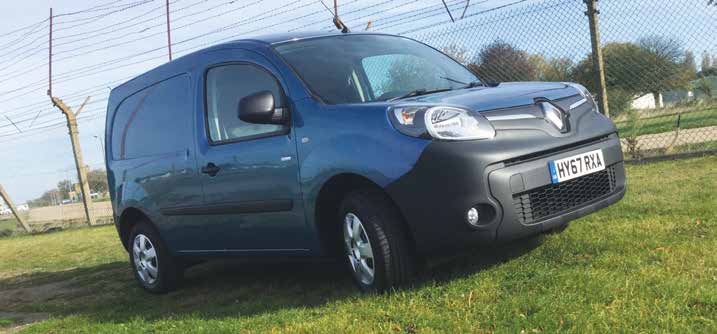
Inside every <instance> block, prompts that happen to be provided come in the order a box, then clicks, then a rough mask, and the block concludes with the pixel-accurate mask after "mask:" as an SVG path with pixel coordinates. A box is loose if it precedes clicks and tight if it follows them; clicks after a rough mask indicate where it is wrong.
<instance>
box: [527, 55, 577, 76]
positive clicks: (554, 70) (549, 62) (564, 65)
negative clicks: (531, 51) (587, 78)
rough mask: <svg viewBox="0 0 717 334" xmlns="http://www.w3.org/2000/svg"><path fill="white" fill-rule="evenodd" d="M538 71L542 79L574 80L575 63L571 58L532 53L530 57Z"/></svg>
mask: <svg viewBox="0 0 717 334" xmlns="http://www.w3.org/2000/svg"><path fill="white" fill-rule="evenodd" d="M528 59H529V60H530V62H531V63H533V65H534V66H535V69H536V71H537V79H538V80H540V81H553V82H563V81H571V80H572V72H573V68H574V67H575V63H573V61H572V60H571V59H569V58H550V59H546V58H545V57H544V56H543V55H539V54H537V55H530V56H529V57H528Z"/></svg>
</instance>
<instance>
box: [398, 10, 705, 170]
mask: <svg viewBox="0 0 717 334" xmlns="http://www.w3.org/2000/svg"><path fill="white" fill-rule="evenodd" d="M598 5H599V17H598V21H599V33H600V35H601V48H602V52H603V57H604V68H605V78H606V85H607V92H606V93H607V94H606V95H607V97H608V104H609V111H610V115H611V117H612V118H613V120H614V121H615V122H616V124H617V126H618V129H619V131H620V134H621V136H622V138H623V149H624V153H625V155H626V158H628V159H641V158H646V157H650V156H662V155H671V154H677V153H687V152H700V151H708V152H712V151H714V150H716V149H717V100H715V97H716V96H715V94H717V39H716V38H715V35H714V32H715V31H717V6H715V5H714V4H711V3H709V2H708V1H706V0H682V1H676V0H675V1H669V0H665V1H637V0H634V1H623V0H601V1H599V2H598ZM586 10H587V6H586V4H585V3H584V2H583V1H577V0H544V1H530V2H527V1H515V2H511V3H506V4H504V5H503V6H500V7H498V8H494V9H490V10H485V11H478V12H476V13H473V14H471V15H469V16H468V17H466V18H465V19H463V20H460V21H458V22H457V23H446V24H442V25H439V26H425V27H419V28H415V29H412V30H408V31H406V32H404V34H405V35H407V36H411V37H414V38H416V39H418V40H421V41H424V42H426V43H428V44H430V45H432V46H434V47H436V48H438V49H440V50H443V51H444V52H445V53H447V54H449V55H451V56H452V57H453V58H455V59H456V60H458V61H459V62H461V63H464V64H466V65H467V66H468V67H469V68H471V69H472V70H473V71H474V72H476V73H477V74H478V76H479V77H480V78H481V79H483V80H487V81H496V82H506V81H560V82H562V81H573V82H578V83H581V84H583V85H585V86H586V87H588V89H590V90H591V91H592V92H593V93H599V84H598V83H597V82H596V80H595V77H596V75H595V69H593V60H592V49H591V37H590V30H589V22H588V17H587V15H586Z"/></svg>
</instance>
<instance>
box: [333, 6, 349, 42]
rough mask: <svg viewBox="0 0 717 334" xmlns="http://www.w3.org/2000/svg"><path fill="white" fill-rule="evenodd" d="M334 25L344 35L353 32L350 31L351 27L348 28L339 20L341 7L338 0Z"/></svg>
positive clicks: (335, 7)
mask: <svg viewBox="0 0 717 334" xmlns="http://www.w3.org/2000/svg"><path fill="white" fill-rule="evenodd" d="M334 25H335V26H336V29H339V30H341V32H342V33H344V34H345V33H348V32H351V31H350V30H349V27H347V26H346V25H345V24H344V22H343V21H341V19H340V18H339V5H338V0H334Z"/></svg>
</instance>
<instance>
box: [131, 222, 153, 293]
mask: <svg viewBox="0 0 717 334" xmlns="http://www.w3.org/2000/svg"><path fill="white" fill-rule="evenodd" d="M132 256H134V267H135V269H136V270H137V275H139V278H140V279H141V280H142V281H144V282H145V283H147V284H149V285H152V284H154V283H155V282H156V281H157V277H159V259H158V258H157V250H156V248H154V245H153V244H152V241H151V240H149V238H147V236H145V235H144V234H138V235H137V236H136V237H134V243H133V244H132Z"/></svg>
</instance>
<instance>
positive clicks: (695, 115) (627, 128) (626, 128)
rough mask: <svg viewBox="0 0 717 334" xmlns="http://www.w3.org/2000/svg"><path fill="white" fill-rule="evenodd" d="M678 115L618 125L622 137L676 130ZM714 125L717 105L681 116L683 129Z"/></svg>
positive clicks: (624, 122) (716, 120)
mask: <svg viewBox="0 0 717 334" xmlns="http://www.w3.org/2000/svg"><path fill="white" fill-rule="evenodd" d="M677 117H678V116H677V115H669V116H660V117H652V118H645V119H641V120H639V121H638V122H637V126H636V127H634V128H633V127H632V126H631V125H630V123H629V122H626V121H621V122H618V123H616V125H617V128H618V130H619V131H620V136H621V137H627V136H631V135H637V136H642V135H647V134H653V133H662V132H668V131H673V130H675V126H676V124H677ZM713 125H717V107H715V108H710V109H705V110H701V111H694V112H686V113H684V114H682V116H681V117H680V128H681V129H692V128H701V127H706V126H713Z"/></svg>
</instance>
